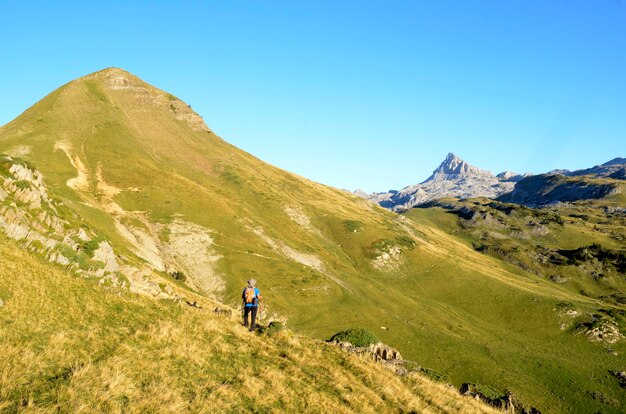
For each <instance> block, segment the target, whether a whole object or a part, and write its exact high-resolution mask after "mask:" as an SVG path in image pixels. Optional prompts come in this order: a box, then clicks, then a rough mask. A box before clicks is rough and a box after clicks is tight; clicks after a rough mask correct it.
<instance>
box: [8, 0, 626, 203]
mask: <svg viewBox="0 0 626 414" xmlns="http://www.w3.org/2000/svg"><path fill="white" fill-rule="evenodd" d="M44 3H50V4H44ZM91 3H95V2H84V1H80V2H40V1H37V2H34V1H33V2H28V1H6V0H0V91H1V97H2V98H1V99H0V124H5V123H6V122H8V121H10V120H11V119H13V118H14V117H16V116H17V115H19V114H20V113H21V112H22V111H23V110H25V109H26V108H27V107H29V106H30V105H32V104H33V103H34V102H36V101H37V100H39V99H40V98H42V97H43V96H45V95H46V94H47V93H49V92H50V91H52V90H53V89H55V88H57V87H58V86H60V85H61V84H63V83H65V82H67V81H69V80H71V79H73V78H76V77H79V76H82V75H85V74H87V73H90V72H94V71H96V70H99V69H102V68H104V67H108V66H118V67H122V68H124V69H126V70H129V71H131V72H133V73H134V74H136V75H138V76H139V77H141V78H143V79H144V80H146V81H147V82H149V83H152V84H154V85H155V86H158V87H160V88H162V89H165V90H167V91H169V92H171V93H173V94H175V95H177V96H179V97H180V98H182V99H183V100H185V101H186V102H188V103H189V104H191V105H192V107H193V108H194V109H195V110H196V111H197V112H198V113H200V115H202V116H203V117H204V118H205V120H206V122H207V124H208V125H209V126H210V127H211V128H212V129H214V131H215V132H216V133H218V134H219V135H221V136H222V137H223V138H224V139H226V140H227V141H229V142H231V143H233V144H235V145H237V146H239V147H241V148H243V149H244V150H246V151H249V152H251V153H252V154H254V155H256V156H258V157H259V158H261V159H263V160H266V161H268V162H270V163H272V164H274V165H277V166H279V167H282V168H284V169H287V170H289V171H292V172H295V173H298V174H300V175H303V176H305V177H307V178H310V179H313V180H315V181H319V182H322V183H325V184H330V185H333V186H335V187H340V188H348V189H354V188H357V187H361V188H363V189H365V190H367V191H382V190H387V189H390V188H396V189H397V188H401V187H403V186H405V185H409V184H414V183H416V182H419V181H422V180H424V179H426V178H427V177H428V176H429V174H430V172H431V171H432V170H433V169H434V168H435V167H436V166H437V165H438V164H439V163H440V162H441V161H442V160H443V158H444V157H445V156H446V154H447V153H448V152H454V153H456V154H457V155H459V156H461V157H462V158H464V159H465V160H466V161H468V162H470V163H472V164H474V165H476V166H478V167H481V168H485V169H490V170H492V171H493V172H494V173H497V172H500V171H502V170H505V169H511V170H514V171H517V172H525V171H530V172H535V173H537V172H544V171H547V170H551V169H555V168H568V169H577V168H583V167H588V166H593V165H595V164H599V163H603V162H605V161H608V160H609V159H611V158H614V157H617V156H621V157H624V156H626V4H625V3H624V1H622V0H606V1H604V0H583V1H564V0H552V1H507V0H502V1H452V0H447V1H446V0H438V1H435V0H433V1H417V0H415V1H377V2H372V1H350V2H349V1H310V2H304V1H291V0H290V1H269V0H264V1H220V2H217V1H216V2H199V1H198V2H187V1H185V2H171V1H168V2H154V1H152V2H147V1H146V2H116V1H107V2H98V3H100V4H99V5H94V4H91ZM179 3H180V4H179Z"/></svg>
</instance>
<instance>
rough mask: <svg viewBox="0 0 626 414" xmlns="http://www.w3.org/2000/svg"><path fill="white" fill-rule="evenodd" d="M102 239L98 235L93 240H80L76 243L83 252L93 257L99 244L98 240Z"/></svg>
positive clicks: (102, 238)
mask: <svg viewBox="0 0 626 414" xmlns="http://www.w3.org/2000/svg"><path fill="white" fill-rule="evenodd" d="M102 241H104V237H102V236H98V237H96V238H94V239H93V240H88V241H82V242H81V243H79V245H78V249H79V250H80V251H81V252H83V253H85V254H86V255H87V256H89V257H93V254H94V253H95V251H96V250H98V246H100V242H102Z"/></svg>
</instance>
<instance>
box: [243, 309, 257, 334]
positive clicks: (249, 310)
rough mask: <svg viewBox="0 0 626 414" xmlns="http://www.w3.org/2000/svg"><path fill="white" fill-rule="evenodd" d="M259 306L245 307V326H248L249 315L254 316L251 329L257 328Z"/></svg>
mask: <svg viewBox="0 0 626 414" xmlns="http://www.w3.org/2000/svg"><path fill="white" fill-rule="evenodd" d="M257 309H259V307H258V306H245V307H244V308H243V326H248V314H252V320H251V321H250V329H254V328H255V327H256V311H257Z"/></svg>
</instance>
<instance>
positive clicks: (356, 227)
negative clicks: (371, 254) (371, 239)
mask: <svg viewBox="0 0 626 414" xmlns="http://www.w3.org/2000/svg"><path fill="white" fill-rule="evenodd" d="M344 225H345V226H346V229H347V230H348V231H350V232H352V233H356V232H359V231H361V230H362V229H363V223H361V222H360V221H358V220H346V221H344Z"/></svg>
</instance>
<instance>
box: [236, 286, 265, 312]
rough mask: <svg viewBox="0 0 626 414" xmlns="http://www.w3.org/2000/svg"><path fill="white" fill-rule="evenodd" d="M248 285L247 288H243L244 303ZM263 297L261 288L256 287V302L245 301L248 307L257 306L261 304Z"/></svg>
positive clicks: (242, 297)
mask: <svg viewBox="0 0 626 414" xmlns="http://www.w3.org/2000/svg"><path fill="white" fill-rule="evenodd" d="M247 288H248V287H247V286H246V287H245V288H243V292H241V299H243V301H244V303H245V301H246V289H247ZM260 298H261V291H260V290H259V288H256V287H255V288H254V302H253V303H245V306H246V308H256V307H257V306H259V299H260Z"/></svg>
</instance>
